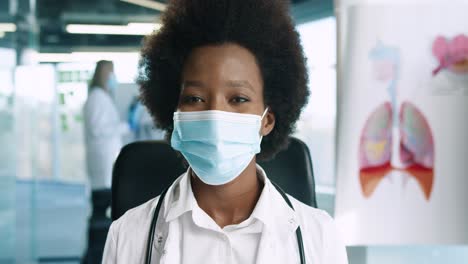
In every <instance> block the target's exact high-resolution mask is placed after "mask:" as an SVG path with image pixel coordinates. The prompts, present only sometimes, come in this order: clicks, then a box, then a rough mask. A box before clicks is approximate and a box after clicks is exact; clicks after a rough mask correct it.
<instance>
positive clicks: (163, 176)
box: [111, 141, 186, 220]
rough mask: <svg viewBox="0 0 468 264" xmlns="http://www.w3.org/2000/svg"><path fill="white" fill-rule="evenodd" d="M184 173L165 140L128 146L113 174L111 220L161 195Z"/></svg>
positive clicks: (180, 162) (181, 162) (181, 165)
mask: <svg viewBox="0 0 468 264" xmlns="http://www.w3.org/2000/svg"><path fill="white" fill-rule="evenodd" d="M185 171H186V168H185V166H184V163H183V161H182V159H181V157H180V155H178V154H177V153H176V152H175V151H174V150H173V149H172V147H171V146H170V145H169V144H167V143H166V142H165V141H140V142H134V143H130V144H128V145H126V146H125V147H123V148H122V150H121V151H120V154H119V156H118V158H117V160H116V161H115V165H114V170H113V175H112V202H111V208H112V213H111V215H112V219H113V220H115V219H118V218H119V217H120V216H122V215H123V214H124V213H125V212H126V211H127V210H128V209H131V208H133V207H136V206H138V205H140V204H143V203H145V202H147V201H148V200H150V199H152V198H154V197H156V196H158V195H159V194H160V193H161V192H162V191H163V190H164V189H165V188H166V187H167V186H169V185H171V184H172V182H173V181H174V180H176V179H177V177H179V176H180V175H181V174H182V173H184V172H185Z"/></svg>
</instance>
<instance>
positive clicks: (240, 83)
mask: <svg viewBox="0 0 468 264" xmlns="http://www.w3.org/2000/svg"><path fill="white" fill-rule="evenodd" d="M226 85H227V86H228V87H230V88H240V87H245V88H248V89H249V90H252V91H254V89H253V87H252V85H251V84H250V83H249V82H248V81H245V80H230V81H227V82H226ZM254 92H255V91H254Z"/></svg>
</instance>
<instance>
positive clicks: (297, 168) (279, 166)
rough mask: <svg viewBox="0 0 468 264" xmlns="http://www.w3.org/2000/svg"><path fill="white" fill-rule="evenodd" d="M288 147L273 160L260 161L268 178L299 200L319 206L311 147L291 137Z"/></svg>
mask: <svg viewBox="0 0 468 264" xmlns="http://www.w3.org/2000/svg"><path fill="white" fill-rule="evenodd" d="M289 142H290V143H289V146H288V148H287V149H285V150H283V151H281V152H279V153H278V154H277V155H276V156H275V157H274V158H273V159H272V160H269V161H266V162H258V164H259V165H260V166H261V167H262V168H263V169H264V170H265V172H266V174H267V175H268V178H269V179H270V180H271V181H273V182H275V183H276V184H278V185H279V186H280V187H281V189H283V191H285V192H286V193H287V194H289V195H291V196H293V197H294V198H296V199H297V200H299V201H301V202H303V203H305V204H307V205H309V206H312V207H315V208H317V200H316V198H315V180H314V170H313V167H312V159H311V157H310V152H309V148H308V147H307V145H306V144H305V143H304V142H302V141H301V140H299V139H297V138H294V137H291V138H290V140H289Z"/></svg>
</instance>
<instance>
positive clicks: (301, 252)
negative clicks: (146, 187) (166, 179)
mask: <svg viewBox="0 0 468 264" xmlns="http://www.w3.org/2000/svg"><path fill="white" fill-rule="evenodd" d="M272 184H273V186H275V188H276V190H278V192H279V193H280V194H281V196H282V197H283V199H284V201H286V203H287V204H288V206H289V207H291V209H293V210H294V207H293V205H292V203H291V201H290V200H289V198H288V196H287V195H286V193H285V192H284V191H283V190H282V189H281V188H280V187H279V186H278V185H276V184H275V183H274V182H272ZM168 189H169V188H166V189H165V190H164V191H163V192H162V193H161V196H160V197H159V201H158V204H157V205H156V209H155V210H154V214H153V218H152V220H151V226H150V232H149V237H148V243H147V245H146V260H145V263H146V264H151V253H152V247H153V243H154V232H155V231H156V223H157V222H158V215H159V211H160V210H161V205H162V203H163V200H164V197H165V196H166V193H167V190H168ZM296 237H297V244H298V247H299V258H300V259H301V264H305V263H306V262H305V257H304V244H303V242H302V233H301V227H300V226H298V227H297V229H296Z"/></svg>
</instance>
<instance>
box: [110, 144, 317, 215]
mask: <svg viewBox="0 0 468 264" xmlns="http://www.w3.org/2000/svg"><path fill="white" fill-rule="evenodd" d="M260 165H261V166H262V167H263V168H264V169H265V171H266V173H267V175H268V178H270V179H271V180H272V181H274V182H276V183H277V184H278V185H279V186H280V187H281V188H282V189H283V190H284V191H285V192H287V193H289V194H290V195H292V196H293V197H295V198H296V199H298V200H300V201H301V202H303V203H305V204H308V205H310V206H313V207H316V206H317V203H316V200H315V184H314V175H313V170H312V162H311V158H310V153H309V149H308V148H307V146H306V145H305V144H304V143H303V142H302V141H300V140H299V139H296V138H291V143H290V145H289V147H288V148H287V149H286V150H284V151H282V152H280V153H278V154H277V155H276V157H275V158H274V159H272V160H270V161H268V162H260ZM184 171H186V168H185V166H184V165H183V161H182V159H181V157H180V156H179V155H178V154H177V153H176V152H175V151H174V150H173V149H172V148H171V146H170V145H168V144H167V143H165V142H163V141H146V142H136V143H131V144H128V145H127V146H125V147H124V148H123V149H122V151H121V152H120V155H119V157H118V158H117V161H116V163H115V166H114V172H113V178H112V219H114V220H115V219H118V218H119V217H120V216H122V215H123V214H124V213H125V212H126V211H127V210H128V209H131V208H133V207H136V206H138V205H140V204H142V203H144V202H146V201H148V200H150V199H152V198H154V197H156V196H158V195H159V194H160V193H161V192H162V191H163V189H164V188H166V187H167V186H169V185H170V184H171V183H172V182H173V181H174V180H175V179H176V178H177V177H178V176H180V175H181V174H182V173H183V172H184Z"/></svg>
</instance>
